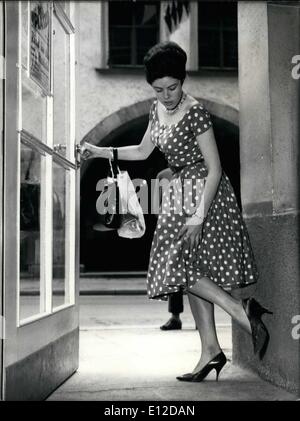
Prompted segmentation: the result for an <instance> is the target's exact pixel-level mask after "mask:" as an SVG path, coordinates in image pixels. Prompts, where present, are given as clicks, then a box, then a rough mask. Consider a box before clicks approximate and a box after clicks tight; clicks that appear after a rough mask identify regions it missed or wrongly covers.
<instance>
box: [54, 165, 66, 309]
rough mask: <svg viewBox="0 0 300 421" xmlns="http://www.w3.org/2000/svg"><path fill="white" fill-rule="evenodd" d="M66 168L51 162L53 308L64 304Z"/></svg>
mask: <svg viewBox="0 0 300 421" xmlns="http://www.w3.org/2000/svg"><path fill="white" fill-rule="evenodd" d="M66 190H67V189H66V170H65V168H63V167H62V166H61V165H59V164H58V163H56V162H53V272H52V273H53V298H52V303H53V308H55V307H58V306H61V305H64V304H66V194H67V191H66Z"/></svg>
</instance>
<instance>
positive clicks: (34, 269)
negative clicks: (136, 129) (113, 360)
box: [3, 1, 79, 400]
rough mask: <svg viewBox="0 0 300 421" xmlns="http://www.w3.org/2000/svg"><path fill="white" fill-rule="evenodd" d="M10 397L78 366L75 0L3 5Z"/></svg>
mask: <svg viewBox="0 0 300 421" xmlns="http://www.w3.org/2000/svg"><path fill="white" fill-rule="evenodd" d="M5 7H6V75H7V77H6V95H5V98H6V103H5V107H6V112H5V139H4V232H3V238H4V257H3V260H4V262H3V263H4V275H3V276H4V289H5V291H4V314H5V321H6V339H5V341H4V399H5V400H41V399H45V398H46V397H47V396H48V395H49V394H50V393H51V392H52V391H53V390H54V389H55V388H57V387H58V386H59V385H60V384H61V383H62V382H63V381H64V380H65V379H66V378H67V377H69V376H70V375H71V374H72V373H74V371H75V370H76V369H77V367H78V351H79V318H78V296H79V238H78V235H79V176H78V172H79V171H78V162H77V157H76V144H75V91H76V87H75V63H76V45H75V44H76V42H75V26H76V13H77V7H78V6H77V4H76V2H45V1H22V2H21V1H20V2H18V1H13V2H11V1H9V2H6V5H5Z"/></svg>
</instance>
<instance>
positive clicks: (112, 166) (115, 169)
mask: <svg viewBox="0 0 300 421" xmlns="http://www.w3.org/2000/svg"><path fill="white" fill-rule="evenodd" d="M109 165H110V170H111V175H112V177H113V178H117V175H118V173H120V168H119V167H118V149H117V148H113V161H112V160H111V158H109Z"/></svg>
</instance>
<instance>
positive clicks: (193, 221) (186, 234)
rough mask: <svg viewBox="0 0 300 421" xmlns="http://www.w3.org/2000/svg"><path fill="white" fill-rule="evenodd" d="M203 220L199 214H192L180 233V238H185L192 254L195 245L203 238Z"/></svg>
mask: <svg viewBox="0 0 300 421" xmlns="http://www.w3.org/2000/svg"><path fill="white" fill-rule="evenodd" d="M202 226H203V220H201V219H200V218H198V217H197V216H192V217H189V218H187V219H186V223H185V225H183V227H182V228H181V230H180V231H179V234H178V237H177V238H178V240H181V239H183V240H184V241H185V242H186V244H188V248H189V253H190V254H191V252H192V250H193V248H194V247H197V246H198V245H199V244H200V242H201V239H202Z"/></svg>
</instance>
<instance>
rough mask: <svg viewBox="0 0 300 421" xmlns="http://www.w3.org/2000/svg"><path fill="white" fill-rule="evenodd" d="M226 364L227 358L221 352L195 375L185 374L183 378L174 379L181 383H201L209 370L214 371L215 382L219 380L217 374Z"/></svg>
mask: <svg viewBox="0 0 300 421" xmlns="http://www.w3.org/2000/svg"><path fill="white" fill-rule="evenodd" d="M226 362H227V358H226V357H225V354H224V353H223V352H220V353H219V354H218V355H216V356H215V357H214V358H213V359H211V360H210V361H209V362H208V363H207V364H206V365H205V366H204V367H203V368H202V369H201V370H199V371H197V372H196V373H187V374H184V375H183V376H178V377H176V379H178V380H180V381H183V382H202V380H204V379H205V377H206V376H207V375H208V374H209V373H210V372H211V370H213V369H215V370H216V381H218V380H219V374H220V371H221V370H222V368H223V367H224V365H225V364H226Z"/></svg>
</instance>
